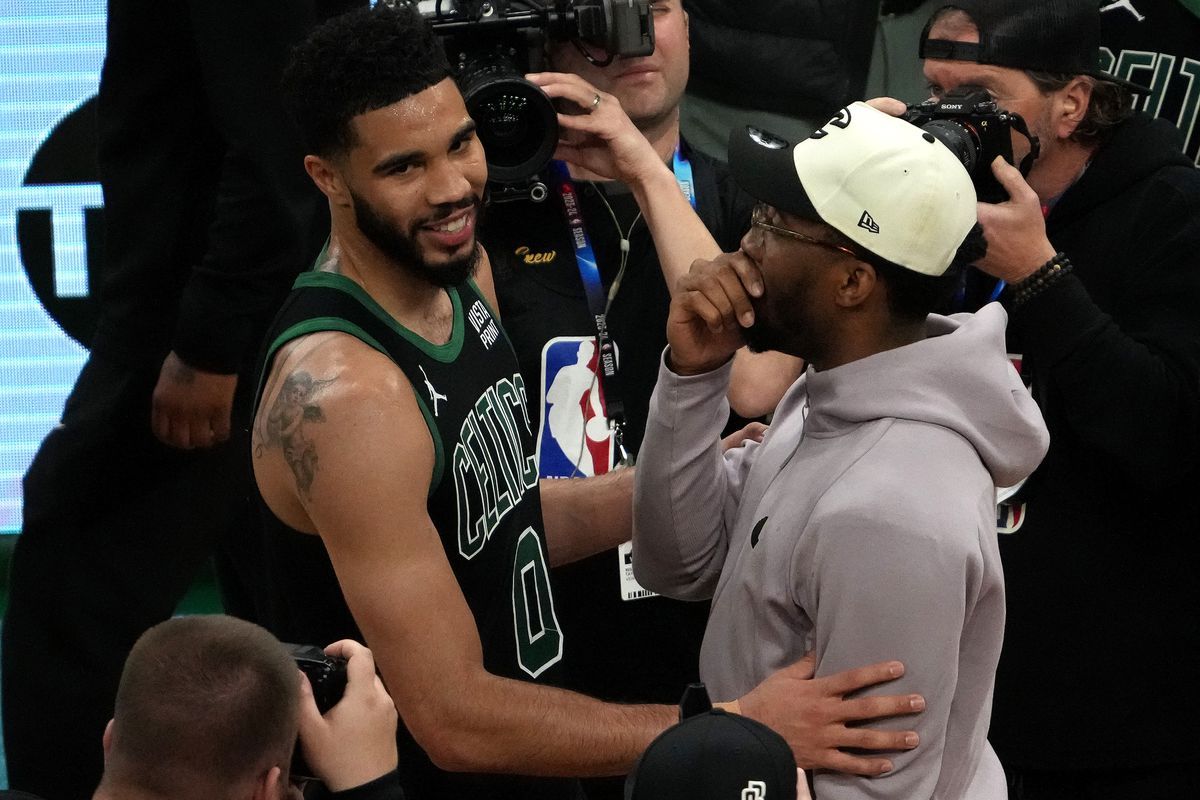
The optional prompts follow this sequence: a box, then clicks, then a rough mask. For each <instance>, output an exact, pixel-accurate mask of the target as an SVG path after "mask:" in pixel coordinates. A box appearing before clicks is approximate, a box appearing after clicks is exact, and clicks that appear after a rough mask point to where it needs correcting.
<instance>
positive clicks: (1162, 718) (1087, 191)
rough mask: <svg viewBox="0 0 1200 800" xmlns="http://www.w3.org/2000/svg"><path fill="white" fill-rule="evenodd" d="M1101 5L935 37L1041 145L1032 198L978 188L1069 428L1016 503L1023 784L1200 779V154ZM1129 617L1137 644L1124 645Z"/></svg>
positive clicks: (1050, 394)
mask: <svg viewBox="0 0 1200 800" xmlns="http://www.w3.org/2000/svg"><path fill="white" fill-rule="evenodd" d="M1134 5H1135V6H1138V7H1139V8H1140V4H1137V3H1135V4H1134ZM1102 13H1103V12H1102V10H1100V9H1098V8H1097V6H1096V3H1094V2H1089V0H1053V1H1051V0H1044V1H1043V2H1037V3H1030V2H1020V1H1019V0H987V2H977V0H959V2H956V3H954V5H953V6H952V7H950V6H948V7H946V8H942V9H940V10H938V11H937V12H935V14H934V15H933V17H932V19H931V20H930V24H929V26H928V27H927V29H926V35H925V36H924V37H923V42H922V50H921V52H922V55H923V57H924V59H925V62H924V71H925V77H926V79H927V80H928V81H929V84H930V89H931V91H932V92H933V94H934V95H936V96H944V95H945V94H946V93H948V92H950V91H952V90H954V89H957V88H959V87H962V86H964V85H969V84H973V85H976V86H981V87H982V88H984V89H986V90H987V91H988V93H989V94H991V95H992V97H994V98H995V100H996V102H997V104H998V105H999V106H1000V107H1001V108H1003V109H1005V110H1007V111H1010V112H1016V113H1019V114H1021V115H1022V116H1023V117H1024V118H1025V120H1026V121H1027V122H1029V124H1030V127H1031V129H1032V130H1033V132H1034V133H1035V134H1036V135H1037V136H1038V138H1039V139H1040V142H1041V154H1040V155H1039V156H1038V158H1037V160H1036V161H1034V163H1033V165H1032V167H1031V168H1030V170H1029V174H1028V176H1027V177H1026V178H1022V177H1021V175H1020V174H1019V173H1018V171H1017V170H1016V169H1014V168H1012V167H1011V166H1009V165H1007V164H1004V163H1003V162H998V163H997V164H996V165H995V166H994V172H995V175H996V177H997V178H998V179H1000V180H1001V181H1002V182H1003V184H1004V186H1005V188H1006V190H1007V192H1008V194H1009V196H1010V199H1009V200H1008V201H1006V202H1003V203H998V204H986V203H985V204H980V207H979V221H980V224H981V225H983V228H984V233H985V235H986V236H987V239H988V243H989V250H988V255H987V257H986V258H985V259H984V260H983V261H981V262H980V263H979V264H978V266H979V268H980V271H979V272H978V273H976V274H975V275H974V277H975V278H976V279H977V280H976V281H975V282H974V283H975V285H977V286H979V287H980V288H981V289H982V292H983V294H984V295H985V296H986V294H988V293H992V292H994V291H995V289H994V287H996V286H997V282H998V281H999V282H1001V285H1005V284H1006V288H1004V290H1003V292H1002V293H1001V295H1000V299H1001V302H1003V303H1004V304H1005V306H1006V308H1007V309H1008V312H1009V323H1008V349H1009V353H1010V354H1013V355H1014V356H1015V357H1018V358H1020V361H1021V368H1022V371H1023V373H1024V375H1025V379H1026V383H1028V384H1030V385H1031V387H1032V390H1033V395H1034V397H1035V398H1036V399H1037V401H1038V405H1039V406H1040V407H1041V409H1042V411H1043V413H1044V414H1045V415H1046V424H1047V426H1048V427H1049V429H1050V434H1051V445H1050V452H1049V454H1048V455H1047V456H1046V460H1045V461H1044V462H1043V463H1042V465H1041V466H1040V467H1039V468H1038V470H1037V472H1035V473H1034V474H1033V475H1032V476H1031V477H1030V479H1029V480H1028V481H1027V482H1026V484H1025V485H1024V486H1023V487H1022V489H1021V491H1020V492H1019V493H1018V494H1017V495H1015V496H1014V497H1012V498H1011V499H1009V500H1007V501H1006V502H1005V504H1004V505H1003V506H1002V509H1001V512H1002V513H1001V514H1000V526H1001V531H1002V532H1003V533H1005V534H1006V535H1004V536H1002V537H1001V539H1000V555H1001V557H1002V559H1003V561H1004V574H1005V578H1006V580H1007V583H1008V587H1009V592H1008V607H1007V616H1006V627H1005V641H1004V653H1003V655H1002V657H1001V659H1000V665H999V667H998V669H997V672H996V694H995V704H994V709H993V713H992V725H991V729H990V733H989V737H990V739H991V741H992V742H993V743H994V744H995V746H996V752H997V754H998V755H999V756H1000V760H1001V762H1002V763H1003V764H1004V767H1005V771H1006V772H1007V773H1008V775H1009V780H1010V786H1011V790H1012V795H1013V797H1014V798H1019V799H1021V800H1036V798H1059V797H1072V796H1074V797H1080V796H1087V797H1094V798H1098V799H1099V798H1125V797H1137V798H1140V799H1142V800H1151V799H1155V800H1157V799H1158V798H1163V799H1164V800H1166V799H1167V798H1176V797H1200V748H1198V747H1197V746H1196V743H1195V734H1194V730H1195V720H1196V718H1197V716H1200V691H1197V690H1196V689H1195V687H1194V682H1195V669H1194V667H1195V664H1196V658H1195V655H1194V654H1195V653H1196V651H1197V649H1198V648H1200V624H1197V622H1196V621H1195V619H1194V618H1193V616H1192V615H1191V614H1190V613H1184V614H1182V615H1181V614H1180V610H1181V609H1191V608H1195V607H1197V605H1198V604H1200V581H1197V580H1196V579H1195V575H1194V571H1195V570H1194V565H1195V564H1196V563H1197V561H1198V559H1200V538H1197V537H1196V536H1194V535H1192V533H1191V532H1192V531H1193V530H1195V528H1196V520H1197V519H1200V493H1197V492H1196V489H1195V487H1196V485H1197V482H1198V481H1200V261H1198V258H1197V254H1198V253H1200V171H1198V170H1197V169H1196V168H1195V166H1194V164H1193V161H1192V159H1191V158H1189V157H1187V156H1186V155H1184V153H1183V151H1182V150H1181V148H1180V144H1181V139H1180V136H1179V131H1178V130H1176V129H1175V127H1174V126H1173V125H1172V124H1171V123H1170V122H1168V121H1167V120H1164V119H1151V118H1150V117H1149V116H1148V115H1147V114H1144V113H1134V112H1133V110H1132V108H1133V99H1132V96H1131V88H1133V87H1131V86H1130V85H1129V84H1127V83H1125V82H1123V81H1120V80H1118V79H1117V77H1116V76H1114V75H1111V74H1108V73H1105V72H1102V71H1100V69H1098V65H1099V63H1100V59H1099V54H1100V53H1101V52H1102V48H1101V47H1100V31H1101V26H1100V19H1101V15H1102ZM1109 13H1113V12H1109ZM1120 13H1123V14H1124V13H1127V12H1120ZM1180 63H1183V62H1182V61H1181V62H1180ZM1156 75H1157V73H1156ZM1154 85H1155V86H1156V87H1158V86H1159V79H1158V77H1156V78H1155V80H1154ZM1158 100H1159V101H1161V97H1159V98H1158ZM1018 155H1020V154H1019V153H1018ZM969 287H970V284H968V288H969ZM1114 631H1120V632H1121V633H1120V634H1119V637H1120V643H1121V644H1120V647H1121V650H1122V652H1127V653H1131V654H1136V655H1135V656H1134V657H1133V658H1129V659H1124V658H1118V659H1113V658H1112V654H1113V642H1114V639H1113V633H1114ZM1114 731H1117V732H1118V733H1117V734H1116V735H1114Z"/></svg>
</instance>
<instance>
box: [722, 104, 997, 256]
mask: <svg viewBox="0 0 1200 800" xmlns="http://www.w3.org/2000/svg"><path fill="white" fill-rule="evenodd" d="M729 163H730V167H731V168H732V169H733V175H734V178H735V179H736V180H737V181H738V183H739V184H741V186H742V188H743V189H745V190H746V191H747V192H749V193H750V195H751V196H752V197H754V198H756V199H758V200H761V201H763V202H764V203H768V204H770V205H772V206H774V207H775V208H777V209H779V210H780V211H786V212H790V213H792V214H796V215H798V216H801V217H805V218H807V219H812V220H815V221H818V222H824V223H826V224H828V225H830V226H832V227H834V228H836V229H837V230H839V231H841V232H842V233H843V234H845V235H846V236H848V237H850V239H851V240H853V241H854V242H855V243H856V244H858V245H859V246H861V247H862V248H863V249H864V250H867V251H869V252H871V253H873V254H875V255H876V256H879V257H880V258H882V259H884V260H886V261H891V262H892V263H894V264H898V265H900V266H902V267H907V268H908V269H911V270H913V271H914V272H920V273H922V274H924V275H941V274H942V273H944V272H945V271H946V269H947V268H948V267H949V266H950V263H951V262H952V261H953V259H954V255H955V252H956V251H957V250H958V247H959V245H961V244H962V243H963V240H964V239H965V238H966V236H967V234H968V233H969V232H970V231H971V228H972V227H973V226H974V225H975V187H974V186H973V185H972V184H971V177H970V175H968V174H967V171H966V169H965V168H964V167H963V165H962V164H961V163H959V161H958V159H957V158H955V157H954V155H953V154H952V153H951V152H950V150H949V149H948V148H947V147H946V146H945V145H944V144H942V143H941V142H939V141H938V140H936V139H935V138H934V137H933V136H932V135H930V134H928V133H926V132H925V131H923V130H921V129H920V128H918V127H916V126H915V125H911V124H909V123H907V122H905V121H904V120H902V119H899V118H898V117H893V116H891V115H889V114H885V113H884V112H882V111H877V110H876V109H874V108H872V107H871V106H868V105H867V104H866V103H854V104H853V105H850V106H848V107H846V108H843V109H842V110H841V111H840V112H839V113H838V115H837V116H836V117H834V118H833V119H832V120H830V121H829V122H828V123H827V124H826V125H825V126H824V127H823V128H821V129H819V130H818V131H816V132H815V133H813V135H812V136H810V137H808V138H807V139H805V140H804V141H802V142H800V143H799V144H797V145H792V144H791V143H789V142H787V141H786V140H784V139H780V138H778V137H776V136H773V135H772V134H769V133H766V132H764V131H760V130H756V129H754V128H749V127H747V128H745V129H743V130H741V131H735V132H734V134H733V137H732V138H731V139H730V142H729Z"/></svg>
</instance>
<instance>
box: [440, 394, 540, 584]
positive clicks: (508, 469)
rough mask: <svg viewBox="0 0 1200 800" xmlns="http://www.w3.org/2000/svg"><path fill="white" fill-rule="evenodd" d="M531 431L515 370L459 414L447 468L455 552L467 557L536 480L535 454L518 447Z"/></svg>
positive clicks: (477, 547) (477, 551)
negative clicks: (459, 423) (454, 522)
mask: <svg viewBox="0 0 1200 800" xmlns="http://www.w3.org/2000/svg"><path fill="white" fill-rule="evenodd" d="M518 426H524V430H525V435H527V436H532V430H531V428H530V424H529V412H528V409H527V407H526V402H525V382H524V381H523V380H522V379H521V376H520V375H519V374H516V375H513V377H512V379H511V380H509V379H507V378H504V379H501V380H499V381H497V382H496V385H495V386H491V387H488V389H487V390H486V391H485V392H484V393H483V394H482V395H480V397H479V399H478V400H476V401H475V407H474V408H473V409H472V410H471V413H469V414H468V415H467V418H466V419H465V420H463V424H462V427H461V429H460V430H459V437H458V438H459V441H458V444H457V445H456V446H455V448H454V458H453V461H452V467H451V469H452V471H453V474H454V493H455V497H456V499H457V504H458V552H459V553H460V554H461V555H462V557H463V558H465V559H468V560H470V559H472V558H474V557H475V556H476V555H478V554H479V553H480V551H482V550H483V547H484V545H485V544H487V541H488V539H489V538H491V535H492V534H493V533H494V532H495V530H496V528H497V526H499V524H500V521H501V520H502V519H504V516H505V515H506V514H508V512H509V511H511V510H512V508H513V507H514V506H515V505H516V504H517V503H519V502H520V501H521V498H522V497H523V496H524V495H525V492H526V491H528V490H529V489H532V488H533V487H534V486H536V485H537V480H538V474H537V458H536V457H535V456H534V455H533V454H532V453H526V452H525V449H524V448H523V447H522V444H521V442H522V434H521V430H520V428H519V427H518Z"/></svg>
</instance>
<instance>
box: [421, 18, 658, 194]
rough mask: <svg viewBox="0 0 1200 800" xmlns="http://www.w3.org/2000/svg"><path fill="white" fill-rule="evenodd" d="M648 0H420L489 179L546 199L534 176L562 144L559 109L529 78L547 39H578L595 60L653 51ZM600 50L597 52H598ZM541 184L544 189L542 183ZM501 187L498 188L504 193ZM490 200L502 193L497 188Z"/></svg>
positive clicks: (603, 62)
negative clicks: (484, 159) (472, 127)
mask: <svg viewBox="0 0 1200 800" xmlns="http://www.w3.org/2000/svg"><path fill="white" fill-rule="evenodd" d="M650 2H651V0H422V1H421V2H419V3H417V8H418V10H419V11H420V12H421V14H422V15H423V16H424V17H425V18H426V19H427V20H429V23H430V25H431V26H432V28H433V30H434V32H435V33H437V34H438V36H439V37H440V38H441V39H442V41H443V43H444V44H445V47H446V54H447V55H448V56H449V58H450V64H451V66H452V67H453V69H454V73H455V78H456V80H457V82H458V86H459V90H460V91H461V92H462V95H463V99H464V100H465V101H466V104H467V111H468V112H470V114H471V118H472V119H474V120H475V124H476V125H477V126H478V129H477V130H478V135H479V139H480V141H481V142H482V143H483V148H484V152H486V153H487V163H488V175H489V179H490V180H491V181H492V182H493V183H494V184H495V183H499V184H507V185H508V187H507V188H508V190H509V191H510V192H515V193H517V194H518V195H523V196H525V197H532V199H534V200H541V199H544V198H545V186H544V185H541V184H538V183H537V182H536V181H535V180H534V178H535V176H536V175H537V173H538V172H540V171H541V170H542V169H543V168H544V167H545V166H546V164H547V163H548V162H549V161H550V158H551V156H552V155H553V154H554V149H555V147H556V146H557V144H558V117H557V109H556V108H555V106H554V104H553V103H552V102H551V101H550V98H548V97H546V95H545V94H543V92H542V90H541V89H539V88H538V87H537V86H535V85H533V84H532V83H530V82H529V81H527V80H525V77H524V76H525V74H526V73H528V72H540V71H543V70H544V67H545V52H546V44H547V42H574V43H575V46H576V47H579V48H580V51H581V52H582V53H583V54H584V55H585V56H586V57H587V58H588V60H589V61H591V62H592V63H594V64H597V65H598V66H605V65H607V64H609V63H611V62H612V60H613V59H614V58H615V57H617V56H645V55H649V54H651V53H653V52H654V22H653V14H652V13H651V10H650ZM597 53H599V54H600V55H597ZM539 187H540V188H539ZM503 190H504V187H501V192H500V193H501V194H503ZM492 194H493V199H503V198H497V197H496V195H497V191H496V187H493V192H492Z"/></svg>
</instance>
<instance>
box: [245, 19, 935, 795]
mask: <svg viewBox="0 0 1200 800" xmlns="http://www.w3.org/2000/svg"><path fill="white" fill-rule="evenodd" d="M288 87H289V89H288V91H289V96H290V97H291V98H293V99H292V102H291V105H292V108H293V109H294V111H295V113H296V115H297V117H298V119H299V121H300V125H301V129H302V130H303V131H304V133H305V136H306V139H307V141H308V143H309V146H310V148H311V149H310V155H308V156H307V157H306V159H305V165H306V167H307V169H308V172H309V174H310V175H311V176H312V178H313V180H314V181H315V183H316V184H317V186H318V187H319V188H320V189H321V190H322V191H323V192H324V193H325V194H326V196H327V197H328V198H329V204H330V212H331V217H332V231H331V236H330V242H329V245H328V249H327V253H326V255H325V257H323V258H322V259H321V260H320V262H319V264H318V266H317V268H316V269H315V270H314V271H312V272H309V273H306V274H304V275H302V276H301V277H300V278H299V279H298V280H297V284H296V289H295V291H294V292H293V294H292V295H291V297H290V298H289V300H288V301H287V303H286V304H285V305H284V307H283V309H282V310H281V312H280V316H279V317H278V318H277V320H276V323H275V326H274V330H273V332H272V333H271V334H270V336H269V338H268V342H269V343H270V346H269V348H268V352H267V355H266V360H265V371H264V376H263V381H262V387H263V388H262V391H261V400H260V403H259V405H258V409H257V416H256V422H255V429H254V443H255V448H254V472H255V477H256V480H257V487H258V490H259V493H260V495H261V498H262V501H263V503H264V507H265V511H266V512H267V513H266V523H267V526H268V531H269V538H268V540H267V542H266V551H267V554H268V567H269V570H270V574H269V576H268V579H269V581H270V583H271V585H272V588H273V590H274V593H275V595H276V596H277V598H278V603H279V606H278V608H276V609H274V610H273V612H272V617H273V620H272V627H273V628H274V629H275V632H276V634H277V635H279V636H280V637H281V638H283V639H285V640H287V641H328V640H330V639H336V638H358V637H359V636H360V635H361V636H362V638H364V639H365V641H366V642H367V644H368V645H369V646H370V647H371V649H372V651H373V652H374V653H375V656H376V658H377V660H378V663H379V666H380V668H381V671H382V675H383V678H384V682H385V683H386V685H387V687H388V689H389V691H390V692H391V694H392V697H393V699H394V700H395V703H396V707H397V709H398V710H399V712H400V716H401V718H402V720H403V723H404V725H403V738H402V743H403V745H402V748H403V749H402V751H401V759H400V761H401V771H402V773H403V777H404V781H405V783H404V789H405V791H406V793H409V794H410V796H411V797H414V798H423V797H437V798H444V797H488V798H492V800H503V798H510V797H512V798H516V797H520V798H538V797H571V796H573V794H574V792H575V791H576V789H577V788H578V787H577V785H575V784H576V782H575V781H573V780H562V778H563V777H570V776H594V775H616V774H623V773H625V772H626V771H627V770H628V768H629V767H630V765H631V764H632V763H633V761H634V760H635V759H636V757H637V756H638V755H639V754H640V753H641V752H642V750H644V749H645V747H646V745H647V744H648V743H649V742H650V740H651V739H653V738H654V736H655V735H657V734H658V733H659V732H661V731H662V730H663V729H664V728H666V727H667V726H668V725H670V724H671V723H672V722H673V721H674V717H675V709H674V708H673V707H671V706H666V705H612V704H606V703H602V702H599V701H597V700H593V699H591V698H588V697H585V696H583V695H579V694H575V693H571V692H567V691H563V690H559V689H556V688H554V684H555V682H556V681H557V680H558V679H559V677H560V675H561V672H562V668H563V660H564V658H567V657H569V652H570V646H569V644H567V643H566V642H564V638H563V636H562V633H561V628H560V626H559V624H558V622H557V615H556V612H555V606H554V597H553V592H552V588H551V583H550V581H549V580H548V578H547V571H548V566H549V565H550V564H556V563H565V562H567V561H570V560H572V559H573V558H580V557H583V556H585V555H587V554H589V553H592V552H598V551H600V550H603V549H607V548H611V547H614V546H615V545H616V544H618V543H620V542H622V541H624V540H626V539H628V537H629V536H630V531H631V515H632V477H631V473H630V472H629V471H628V470H619V471H617V472H616V473H612V474H610V475H605V476H600V477H598V478H595V479H588V480H582V479H581V480H572V481H550V482H548V483H547V484H546V485H544V486H540V485H539V483H538V480H537V464H536V458H535V455H534V448H533V439H532V430H533V427H532V424H531V420H530V416H529V414H528V410H527V407H526V390H525V386H524V382H523V381H522V379H521V376H520V373H519V369H518V366H517V363H516V360H515V357H514V356H513V353H512V348H511V346H510V344H509V342H508V340H507V337H506V335H505V333H504V331H503V329H502V328H501V327H500V325H499V320H498V318H497V315H496V312H495V308H496V300H495V293H494V291H493V289H492V281H491V274H490V269H489V262H488V258H487V255H486V253H485V252H484V251H483V250H482V249H481V248H480V247H479V246H478V245H477V243H476V240H475V227H476V221H477V216H478V211H479V207H480V202H481V195H482V191H483V187H484V183H485V181H486V178H487V170H486V162H485V159H484V154H483V151H482V148H481V146H480V143H479V140H478V138H477V137H476V135H475V124H474V122H473V121H472V120H471V119H470V117H469V116H468V114H467V111H466V107H465V106H464V104H463V99H462V96H461V94H460V93H459V91H458V89H457V87H456V86H455V84H454V81H453V80H452V79H451V78H450V74H449V68H448V64H447V62H446V58H445V53H444V51H443V49H442V46H441V43H440V42H439V41H438V40H437V39H436V37H435V36H434V35H433V33H432V31H431V30H430V29H429V27H428V25H427V24H426V23H425V22H424V21H423V20H422V19H421V18H420V16H418V15H417V14H416V12H415V11H414V10H413V9H411V8H409V7H407V6H404V7H399V8H396V9H390V8H387V7H385V6H382V5H380V6H376V7H375V8H373V9H368V10H364V11H361V12H351V13H349V14H347V15H345V16H342V17H339V18H338V19H337V20H335V21H333V22H331V23H329V24H328V25H325V26H322V27H321V28H319V29H318V30H317V31H316V32H314V34H313V35H312V36H311V37H310V38H309V39H308V40H307V41H306V42H305V43H304V44H303V45H302V46H301V47H300V48H299V49H298V51H297V53H296V56H295V59H294V61H293V63H292V65H291V67H290V68H289V70H288ZM634 133H635V134H636V131H635V132H634ZM632 138H634V139H636V140H637V141H640V142H641V143H642V144H643V145H645V146H646V147H647V148H648V147H649V146H648V144H646V140H645V138H644V137H641V136H640V135H636V136H634V137H632ZM649 152H650V154H651V155H650V158H651V160H652V161H653V162H654V163H655V164H656V167H657V169H660V170H664V171H665V170H666V167H665V165H664V164H663V163H662V162H661V161H660V160H658V159H657V158H656V157H655V156H654V155H653V151H652V150H649ZM676 193H677V194H678V191H677V190H676ZM472 276H474V277H472ZM360 632H361V634H360ZM901 671H902V667H901V666H900V664H898V663H897V662H894V661H892V662H888V663H881V664H876V665H874V666H872V667H864V668H862V669H860V670H857V671H852V672H848V673H846V674H844V675H839V676H834V677H832V678H831V679H830V680H827V681H824V680H823V681H811V682H810V681H807V680H804V679H805V678H808V677H810V675H811V673H810V665H809V664H806V663H799V664H796V665H793V666H790V667H788V668H786V669H784V670H782V671H780V672H778V673H776V674H775V675H773V676H771V677H769V678H767V679H766V680H765V681H764V682H763V683H762V684H761V685H760V686H759V687H758V688H757V689H754V690H753V691H750V692H748V693H746V694H745V695H744V696H743V697H742V698H741V699H740V701H739V703H737V704H735V705H737V706H738V709H740V712H741V713H743V714H745V715H747V716H750V717H753V718H755V719H758V720H759V721H760V722H764V723H765V724H768V725H770V726H772V727H774V728H776V729H777V730H778V731H779V732H780V733H781V734H782V735H784V737H785V738H787V739H788V740H789V742H790V743H791V744H792V746H793V747H794V748H795V749H796V752H797V761H798V762H799V763H800V764H801V766H811V765H813V764H819V765H820V766H823V767H832V768H839V769H847V770H853V771H856V772H857V771H861V772H865V773H869V774H875V773H878V772H880V771H884V770H886V769H887V768H889V766H890V756H891V753H887V754H875V753H870V754H864V753H863V752H862V750H863V749H864V748H865V749H867V750H886V751H897V750H903V749H905V748H908V747H912V746H914V745H915V744H916V742H915V740H914V739H913V737H911V736H910V735H909V734H908V733H905V732H897V731H893V730H888V731H878V730H875V729H872V728H862V727H858V726H857V724H853V723H858V722H859V721H861V720H864V719H869V718H872V717H877V716H890V715H895V714H898V713H900V714H904V713H911V712H912V711H913V710H914V703H915V704H916V706H915V707H916V708H919V705H920V698H916V697H914V696H912V695H907V694H906V695H903V696H899V697H889V698H886V699H881V698H853V697H852V698H848V699H844V697H845V695H847V694H849V693H851V692H853V691H855V690H856V689H858V688H861V687H862V686H864V685H869V684H875V683H879V682H881V681H884V680H890V679H892V678H894V677H896V675H897V674H898V673H899V672H901ZM681 688H682V687H681ZM738 709H735V710H738ZM843 747H846V748H856V750H855V752H854V753H849V752H842V751H841V750H840V749H839V748H843ZM468 773H474V774H468ZM525 776H543V777H541V778H532V777H525ZM556 776H557V778H558V779H555V777H556Z"/></svg>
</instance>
